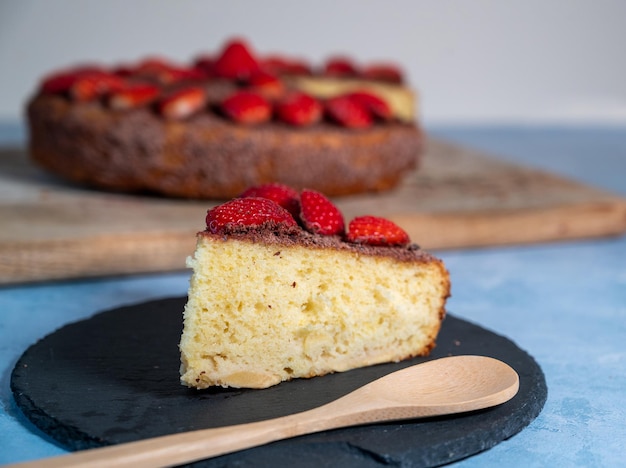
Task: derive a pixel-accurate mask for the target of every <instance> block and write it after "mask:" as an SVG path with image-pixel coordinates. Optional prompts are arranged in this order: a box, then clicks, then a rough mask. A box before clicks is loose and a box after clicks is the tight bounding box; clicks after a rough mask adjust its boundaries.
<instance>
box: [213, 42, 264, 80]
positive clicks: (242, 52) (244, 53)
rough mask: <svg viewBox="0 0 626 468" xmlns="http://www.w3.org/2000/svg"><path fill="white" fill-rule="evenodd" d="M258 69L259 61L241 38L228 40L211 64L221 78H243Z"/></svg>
mask: <svg viewBox="0 0 626 468" xmlns="http://www.w3.org/2000/svg"><path fill="white" fill-rule="evenodd" d="M258 70H259V62H258V61H257V59H256V58H255V57H254V55H253V54H252V52H251V51H250V47H249V46H248V44H247V43H246V42H245V41H244V40H243V39H233V40H231V41H230V42H228V43H227V44H226V45H225V47H224V49H223V50H222V52H221V54H220V55H219V56H218V57H217V59H216V60H215V63H214V64H213V71H214V72H215V74H216V75H217V76H219V77H222V78H228V79H231V80H245V79H247V78H248V77H250V75H252V74H253V73H254V72H256V71H258Z"/></svg>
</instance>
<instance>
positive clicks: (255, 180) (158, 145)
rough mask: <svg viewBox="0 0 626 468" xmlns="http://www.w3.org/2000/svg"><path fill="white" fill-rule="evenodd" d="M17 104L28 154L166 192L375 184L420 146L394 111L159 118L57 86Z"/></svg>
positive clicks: (405, 164) (78, 172)
mask: <svg viewBox="0 0 626 468" xmlns="http://www.w3.org/2000/svg"><path fill="white" fill-rule="evenodd" d="M27 113H28V121H29V131H30V138H29V146H30V154H31V157H32V159H33V160H34V161H36V162H37V163H38V164H40V165H41V166H43V167H45V168H46V169H48V170H50V171H51V172H53V173H56V174H58V175H60V176H62V177H65V178H67V179H69V180H71V181H74V182H77V183H81V184H87V185H92V186H95V187H99V188H103V189H107V190H115V191H123V192H154V193H160V194H163V195H167V196H173V197H186V198H216V199H226V198H231V197H234V196H236V195H238V194H239V193H241V192H242V191H243V190H245V189H246V188H247V187H249V186H251V185H258V184H262V183H266V182H272V181H280V182H282V183H285V184H287V185H291V186H293V187H295V188H304V187H308V188H313V189H315V190H319V191H321V192H324V193H326V194H328V195H331V196H335V195H347V194H352V193H359V192H372V191H374V192H376V191H383V190H388V189H390V188H392V187H394V186H395V185H397V183H398V182H399V181H400V179H401V178H402V176H403V175H405V174H406V173H407V172H408V171H410V170H412V169H414V168H415V167H416V166H417V164H418V157H419V154H420V153H421V151H422V147H423V135H422V132H421V131H420V129H419V128H418V127H417V126H416V125H414V124H408V123H401V122H398V121H396V122H389V123H386V124H385V125H374V126H373V127H371V128H368V129H363V130H353V129H346V128H342V127H339V126H337V125H333V124H329V123H326V122H320V123H318V124H315V125H313V126H311V127H307V128H294V127H290V126H288V125H286V124H282V123H279V122H274V121H271V122H267V123H264V124H262V125H258V126H254V127H249V126H245V125H240V124H236V123H233V122H231V121H229V120H228V119H226V118H224V117H222V116H221V115H219V114H218V113H211V112H203V113H200V114H198V115H195V116H193V117H191V118H189V119H187V120H184V121H168V120H165V119H163V118H160V117H159V116H157V115H155V114H154V112H152V111H151V109H150V108H139V109H133V110H129V111H124V112H117V111H113V110H110V109H107V108H105V107H103V106H102V104H101V103H99V102H78V103H74V102H70V101H68V100H67V99H65V98H64V97H62V96H57V95H38V96H36V97H34V98H33V99H32V100H31V101H30V103H29V105H28V109H27Z"/></svg>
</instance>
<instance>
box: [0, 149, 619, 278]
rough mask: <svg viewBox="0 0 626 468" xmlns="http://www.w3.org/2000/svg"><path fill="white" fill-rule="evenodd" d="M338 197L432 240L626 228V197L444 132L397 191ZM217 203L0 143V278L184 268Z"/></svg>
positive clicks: (543, 237) (452, 242)
mask: <svg viewBox="0 0 626 468" xmlns="http://www.w3.org/2000/svg"><path fill="white" fill-rule="evenodd" d="M335 201H336V202H337V204H338V206H339V207H340V209H341V210H342V211H343V212H344V215H345V217H346V220H350V219H351V218H352V217H354V216H358V215H363V214H374V215H380V216H386V217H388V218H390V219H392V220H394V221H396V222H397V223H398V224H400V225H401V226H403V227H404V228H405V229H406V230H407V231H408V232H409V234H410V236H411V239H412V240H413V241H414V242H417V243H419V244H420V245H421V246H422V247H424V248H427V249H447V248H465V247H481V246H492V245H504V244H521V243H532V242H546V241H557V240H564V239H575V238H585V237H598V236H608V235H617V234H622V233H624V232H626V199H624V198H620V197H617V196H615V195H612V194H609V193H607V192H604V191H601V190H597V189H595V188H592V187H588V186H586V185H583V184H581V183H578V182H574V181H571V180H567V179H564V178H561V177H558V176H554V175H552V174H548V173H546V172H542V171H538V170H534V169H530V168H526V167H521V166H518V165H514V164H511V163H507V162H503V161H499V160H498V159H497V158H494V157H491V156H488V155H485V154H482V153H480V152H478V151H474V150H469V149H466V148H463V147H459V146H455V145H452V144H449V143H446V142H442V141H438V140H430V141H429V143H428V148H427V152H426V155H425V158H424V163H423V165H422V167H421V168H420V170H418V171H416V172H415V173H413V174H411V175H409V176H408V177H407V179H406V180H405V182H404V183H403V184H402V186H401V187H399V188H398V189H397V190H395V191H393V192H390V193H387V194H382V195H381V194H377V195H364V196H353V197H344V198H340V199H336V200H335ZM215 204H216V202H210V201H187V200H172V199H165V198H158V197H149V196H135V195H123V194H113V193H104V192H100V191H96V190H90V189H85V188H82V187H77V186H75V185H70V184H67V183H65V182H63V181H61V180H59V179H57V178H55V177H53V176H52V175H49V174H47V173H45V172H44V171H42V170H40V169H38V168H37V167H35V166H34V165H32V164H31V163H30V161H29V160H28V157H27V155H26V154H25V151H24V150H22V149H0V225H1V229H0V284H11V283H21V282H30V281H42V280H51V279H64V278H77V277H94V276H105V275H113V274H133V273H146V272H157V271H170V270H180V269H184V263H185V258H186V257H187V256H188V255H190V254H191V253H192V252H193V249H194V246H195V233H196V232H197V231H199V230H202V229H204V217H205V214H206V211H207V209H208V208H210V207H211V206H214V205H215Z"/></svg>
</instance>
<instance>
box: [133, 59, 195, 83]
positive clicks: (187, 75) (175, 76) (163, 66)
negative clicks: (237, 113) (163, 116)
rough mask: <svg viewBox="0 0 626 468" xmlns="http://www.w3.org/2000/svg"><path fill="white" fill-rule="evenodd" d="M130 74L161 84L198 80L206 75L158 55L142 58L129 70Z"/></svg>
mask: <svg viewBox="0 0 626 468" xmlns="http://www.w3.org/2000/svg"><path fill="white" fill-rule="evenodd" d="M131 75H132V76H134V77H140V78H146V79H148V80H151V81H157V82H159V83H162V84H171V83H176V82H178V81H182V80H199V79H203V78H205V76H206V74H205V73H204V72H203V71H202V70H200V69H196V68H187V67H182V66H179V65H175V64H174V63H172V62H170V61H168V60H166V59H163V58H160V57H151V58H147V59H145V60H143V61H142V62H141V63H139V65H137V66H136V67H135V68H134V69H132V70H131Z"/></svg>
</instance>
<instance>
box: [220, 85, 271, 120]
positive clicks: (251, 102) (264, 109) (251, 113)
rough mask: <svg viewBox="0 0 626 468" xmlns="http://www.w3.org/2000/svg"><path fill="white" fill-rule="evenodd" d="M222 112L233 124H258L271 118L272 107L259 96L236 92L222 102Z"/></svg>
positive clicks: (247, 92)
mask: <svg viewBox="0 0 626 468" xmlns="http://www.w3.org/2000/svg"><path fill="white" fill-rule="evenodd" d="M221 107H222V111H223V112H224V114H226V115H227V116H228V117H230V118H231V119H232V120H234V121H235V122H239V123H243V124H259V123H262V122H267V121H268V120H269V119H270V118H271V116H272V106H271V105H270V103H269V102H268V101H267V100H266V99H265V98H264V97H262V96H261V95H260V94H257V93H253V92H250V91H237V92H236V93H234V94H232V95H230V96H229V97H227V98H226V99H224V101H222V105H221Z"/></svg>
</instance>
